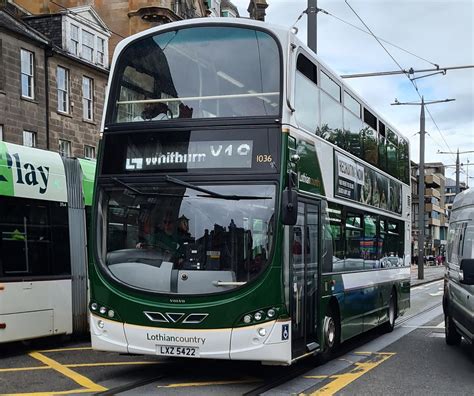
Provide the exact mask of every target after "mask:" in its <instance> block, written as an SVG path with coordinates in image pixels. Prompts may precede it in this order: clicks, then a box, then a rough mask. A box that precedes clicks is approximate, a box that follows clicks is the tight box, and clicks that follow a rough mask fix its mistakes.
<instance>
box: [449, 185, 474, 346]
mask: <svg viewBox="0 0 474 396" xmlns="http://www.w3.org/2000/svg"><path fill="white" fill-rule="evenodd" d="M473 219H474V190H466V191H464V192H463V193H461V194H458V195H457V196H456V198H455V200H454V203H453V208H452V212H451V217H450V219H449V230H448V246H447V247H448V249H447V257H446V261H447V266H446V270H447V272H446V276H445V282H444V296H443V310H444V320H445V332H446V343H447V344H448V345H456V344H459V343H460V342H461V337H464V338H466V339H468V340H469V341H471V343H472V342H473V341H474V220H473Z"/></svg>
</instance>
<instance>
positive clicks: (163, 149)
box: [102, 128, 281, 174]
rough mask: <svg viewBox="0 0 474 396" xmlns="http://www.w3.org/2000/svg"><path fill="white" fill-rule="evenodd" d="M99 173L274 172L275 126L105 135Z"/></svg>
mask: <svg viewBox="0 0 474 396" xmlns="http://www.w3.org/2000/svg"><path fill="white" fill-rule="evenodd" d="M104 139H106V144H105V148H106V150H105V152H104V160H103V162H102V173H103V174H124V173H126V174H140V173H154V172H158V173H159V172H193V173H218V172H227V173H229V172H231V173H232V172H236V173H242V172H262V173H278V172H279V169H280V166H279V152H280V148H279V147H280V140H281V132H280V131H279V129H278V128H235V129H226V130H196V131H173V132H171V131H158V132H134V133H127V134H122V133H120V134H118V133H108V134H107V135H106V136H105V137H104Z"/></svg>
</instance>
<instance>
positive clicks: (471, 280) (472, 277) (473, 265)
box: [459, 259, 474, 285]
mask: <svg viewBox="0 0 474 396" xmlns="http://www.w3.org/2000/svg"><path fill="white" fill-rule="evenodd" d="M459 280H460V282H461V283H462V284H464V285H474V259H462V260H461V265H460V266H459Z"/></svg>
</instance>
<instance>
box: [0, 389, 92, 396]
mask: <svg viewBox="0 0 474 396" xmlns="http://www.w3.org/2000/svg"><path fill="white" fill-rule="evenodd" d="M90 392H91V390H90V389H84V388H81V389H73V390H69V391H54V392H30V393H5V394H3V393H2V396H51V395H76V394H78V393H90Z"/></svg>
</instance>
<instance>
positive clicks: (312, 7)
mask: <svg viewBox="0 0 474 396" xmlns="http://www.w3.org/2000/svg"><path fill="white" fill-rule="evenodd" d="M307 14H308V47H309V48H311V49H312V50H313V51H314V53H317V52H318V51H317V50H318V29H317V20H316V19H317V17H318V0H308V9H307Z"/></svg>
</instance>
